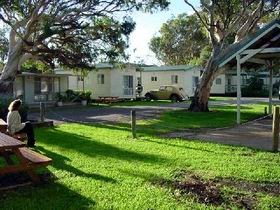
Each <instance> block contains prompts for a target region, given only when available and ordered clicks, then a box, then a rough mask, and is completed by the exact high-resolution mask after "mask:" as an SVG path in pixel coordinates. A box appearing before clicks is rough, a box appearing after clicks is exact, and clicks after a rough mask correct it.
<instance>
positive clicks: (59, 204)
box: [0, 182, 96, 210]
mask: <svg viewBox="0 0 280 210" xmlns="http://www.w3.org/2000/svg"><path fill="white" fill-rule="evenodd" d="M0 202H1V209H30V210H32V209H90V208H93V207H94V206H95V204H96V202H95V201H94V200H90V199H88V198H86V197H84V196H82V195H81V194H79V193H77V192H75V191H73V190H71V189H69V188H68V187H66V186H64V185H62V184H59V183H55V182H53V183H48V184H45V185H40V186H36V187H32V186H30V187H24V188H19V189H18V190H9V191H5V192H1V196H0Z"/></svg>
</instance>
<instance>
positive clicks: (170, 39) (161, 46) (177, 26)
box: [149, 14, 209, 65]
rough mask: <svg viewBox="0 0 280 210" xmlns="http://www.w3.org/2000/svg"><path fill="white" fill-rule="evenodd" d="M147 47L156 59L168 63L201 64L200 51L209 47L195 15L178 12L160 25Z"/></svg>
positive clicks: (205, 34) (201, 26)
mask: <svg viewBox="0 0 280 210" xmlns="http://www.w3.org/2000/svg"><path fill="white" fill-rule="evenodd" d="M149 47H150V49H151V50H152V51H153V52H154V53H155V55H156V57H157V59H159V60H160V61H162V62H163V63H165V64H168V65H180V64H186V63H190V62H191V63H195V64H201V63H202V62H203V61H202V60H201V59H200V58H201V52H205V49H209V40H208V37H207V31H206V30H205V29H204V27H203V25H202V24H201V22H200V20H199V18H197V16H196V15H187V14H180V15H178V16H177V17H174V18H171V19H170V20H168V21H167V22H166V23H164V24H163V25H162V26H161V28H160V31H159V35H156V36H154V37H153V38H152V39H151V41H150V43H149Z"/></svg>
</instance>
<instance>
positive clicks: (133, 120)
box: [130, 110, 136, 139]
mask: <svg viewBox="0 0 280 210" xmlns="http://www.w3.org/2000/svg"><path fill="white" fill-rule="evenodd" d="M130 115H131V132H132V138H134V139H135V138H136V111H135V110H131V112H130Z"/></svg>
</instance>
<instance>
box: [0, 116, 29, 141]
mask: <svg viewBox="0 0 280 210" xmlns="http://www.w3.org/2000/svg"><path fill="white" fill-rule="evenodd" d="M7 127H8V125H7V123H6V122H5V121H4V120H3V119H1V118H0V132H1V133H5V134H8V135H9V136H11V137H13V138H15V139H17V140H20V141H24V140H26V139H27V136H26V133H17V134H14V135H10V134H9V133H8V132H7Z"/></svg>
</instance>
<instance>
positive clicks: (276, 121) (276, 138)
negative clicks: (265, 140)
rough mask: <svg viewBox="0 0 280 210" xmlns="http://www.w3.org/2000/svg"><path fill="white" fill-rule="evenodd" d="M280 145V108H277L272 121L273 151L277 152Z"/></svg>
mask: <svg viewBox="0 0 280 210" xmlns="http://www.w3.org/2000/svg"><path fill="white" fill-rule="evenodd" d="M278 145H279V107H277V106H275V107H274V110H273V121H272V151H273V152H277V151H278Z"/></svg>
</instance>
